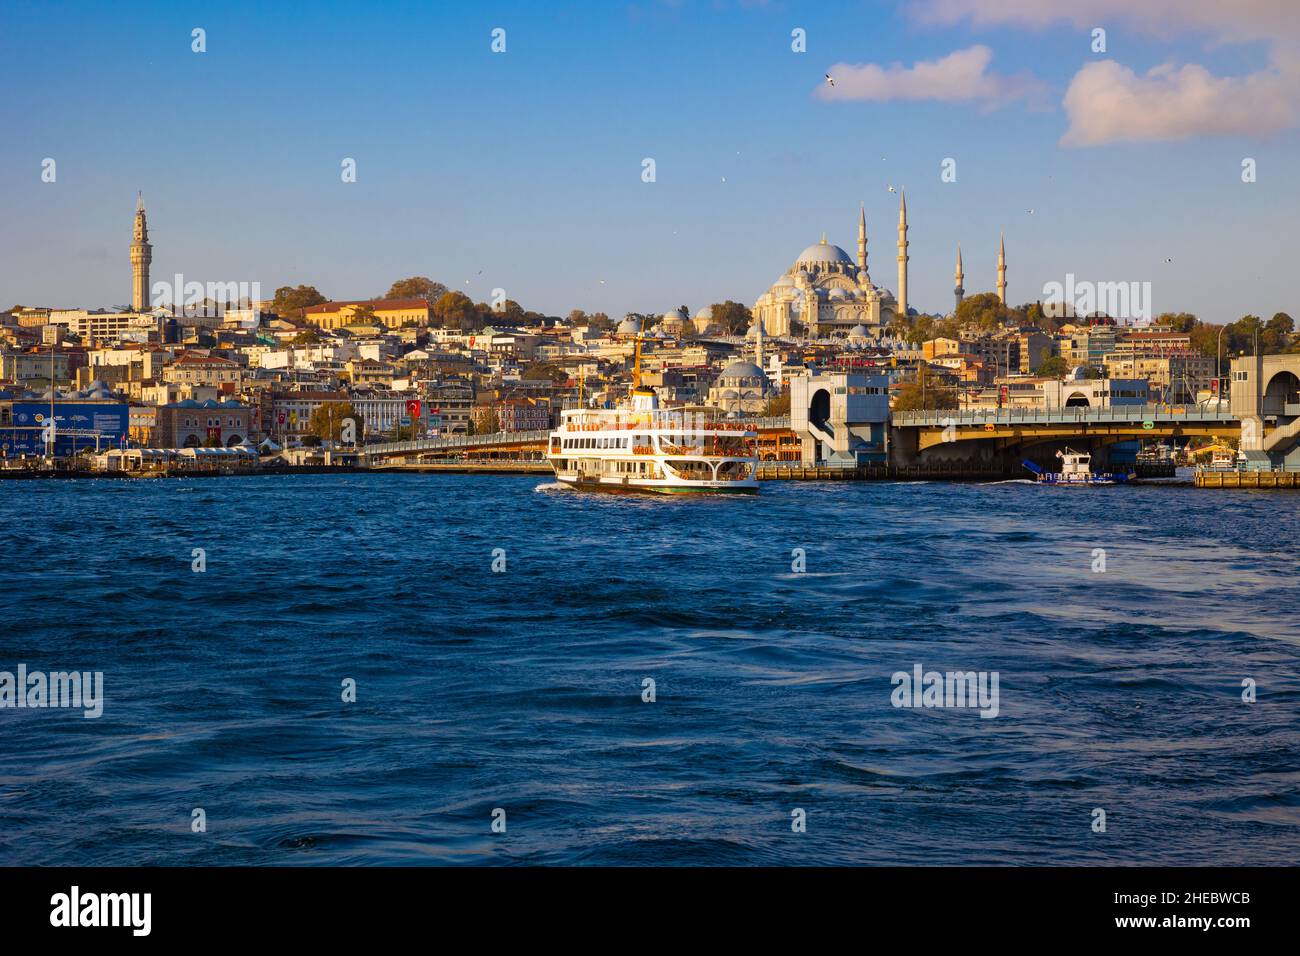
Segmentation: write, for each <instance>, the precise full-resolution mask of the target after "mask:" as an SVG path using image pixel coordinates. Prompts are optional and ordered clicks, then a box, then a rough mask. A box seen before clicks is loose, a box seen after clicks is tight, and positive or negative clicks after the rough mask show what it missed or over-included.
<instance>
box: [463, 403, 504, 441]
mask: <svg viewBox="0 0 1300 956" xmlns="http://www.w3.org/2000/svg"><path fill="white" fill-rule="evenodd" d="M469 427H470V434H471V435H495V434H496V433H497V432H499V431H501V419H500V418H499V417H498V416H497V410H496V409H495V408H493V407H492V406H491V405H481V406H479V407H478V408H476V409H475V410H474V414H473V415H471V416H470V423H469Z"/></svg>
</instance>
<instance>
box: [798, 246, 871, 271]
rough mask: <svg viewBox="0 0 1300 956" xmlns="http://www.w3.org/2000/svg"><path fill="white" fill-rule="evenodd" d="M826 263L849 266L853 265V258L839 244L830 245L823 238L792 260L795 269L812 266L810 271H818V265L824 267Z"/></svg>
mask: <svg viewBox="0 0 1300 956" xmlns="http://www.w3.org/2000/svg"><path fill="white" fill-rule="evenodd" d="M827 265H847V266H851V265H853V258H852V257H851V256H850V255H849V254H848V253H847V252H845V251H844V250H843V249H841V248H840V247H839V246H836V245H832V244H830V243H828V242H827V241H826V240H825V239H823V240H822V241H821V242H818V243H814V244H813V245H811V246H809V247H808V248H807V249H805V250H804V251H803V252H801V253H799V258H798V259H796V260H795V262H794V268H795V270H796V271H797V270H799V269H807V268H809V267H811V268H812V271H818V267H819V266H820V267H824V266H827ZM855 271H856V270H855Z"/></svg>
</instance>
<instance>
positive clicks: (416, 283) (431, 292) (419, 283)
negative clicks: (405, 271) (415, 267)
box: [384, 276, 447, 304]
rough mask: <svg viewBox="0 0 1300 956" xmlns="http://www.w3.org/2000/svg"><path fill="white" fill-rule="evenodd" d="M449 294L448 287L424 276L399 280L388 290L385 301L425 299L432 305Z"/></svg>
mask: <svg viewBox="0 0 1300 956" xmlns="http://www.w3.org/2000/svg"><path fill="white" fill-rule="evenodd" d="M446 294H447V287H446V286H445V285H443V284H442V283H441V282H434V281H433V280H432V279H429V278H426V277H424V276H412V277H411V278H409V279H398V280H397V281H396V282H394V283H393V284H392V285H391V286H390V287H389V289H388V295H386V296H384V298H385V299H423V300H424V301H425V302H428V303H430V304H432V303H434V302H437V301H438V300H439V299H441V298H442V297H443V296H444V295H446Z"/></svg>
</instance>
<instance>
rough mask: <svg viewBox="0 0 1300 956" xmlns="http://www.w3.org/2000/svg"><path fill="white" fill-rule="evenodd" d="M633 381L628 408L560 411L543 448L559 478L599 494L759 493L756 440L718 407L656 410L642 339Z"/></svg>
mask: <svg viewBox="0 0 1300 956" xmlns="http://www.w3.org/2000/svg"><path fill="white" fill-rule="evenodd" d="M633 381H634V387H633V390H632V401H631V406H630V407H628V408H614V409H604V408H572V409H566V410H565V411H562V412H561V413H560V427H559V428H558V429H557V430H555V431H553V432H551V436H550V441H549V442H548V443H547V446H546V458H547V460H548V461H549V462H550V463H551V467H552V468H553V469H555V477H556V478H558V479H559V480H560V481H562V482H564V483H565V484H567V485H572V486H574V487H578V488H585V489H591V490H596V491H642V492H657V493H661V494H688V493H692V492H697V493H698V492H709V493H720V492H748V493H753V492H756V491H758V481H757V480H756V479H755V477H754V471H755V469H756V468H757V466H758V458H757V455H756V453H755V444H756V439H757V437H758V436H757V434H756V433H755V432H752V431H749V430H748V429H747V428H746V427H745V426H744V425H743V424H741V423H739V422H735V421H727V420H726V419H724V418H723V417H722V415H721V412H720V411H719V410H718V409H716V408H701V409H663V408H660V407H659V401H658V397H657V396H656V395H655V392H654V389H651V388H646V387H642V385H641V342H640V340H639V339H638V341H637V354H636V365H635V370H634V373H633Z"/></svg>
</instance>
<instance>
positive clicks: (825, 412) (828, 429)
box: [808, 388, 835, 435]
mask: <svg viewBox="0 0 1300 956" xmlns="http://www.w3.org/2000/svg"><path fill="white" fill-rule="evenodd" d="M830 417H831V393H830V392H828V391H827V390H826V389H824V388H819V389H817V391H815V392H813V396H812V400H811V401H809V403H808V421H809V422H810V423H811V424H812V426H813V427H814V428H816V429H817V430H818V431H822V432H825V433H826V434H827V435H834V434H835V426H833V425H832V424H831V423H830Z"/></svg>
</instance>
